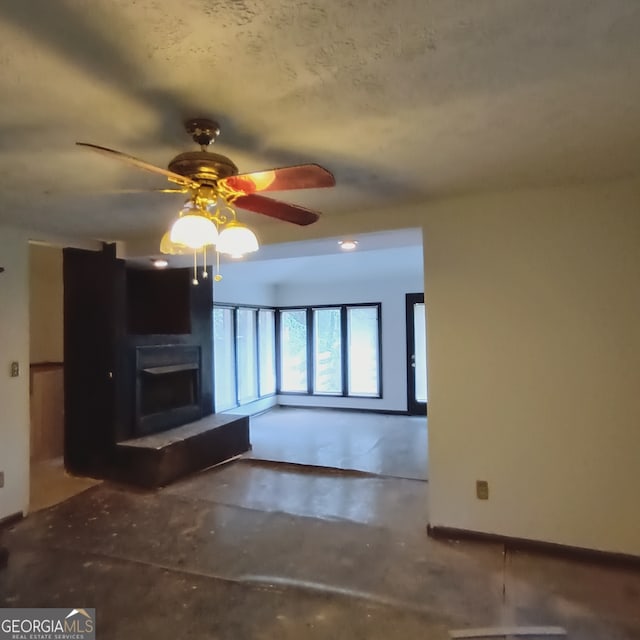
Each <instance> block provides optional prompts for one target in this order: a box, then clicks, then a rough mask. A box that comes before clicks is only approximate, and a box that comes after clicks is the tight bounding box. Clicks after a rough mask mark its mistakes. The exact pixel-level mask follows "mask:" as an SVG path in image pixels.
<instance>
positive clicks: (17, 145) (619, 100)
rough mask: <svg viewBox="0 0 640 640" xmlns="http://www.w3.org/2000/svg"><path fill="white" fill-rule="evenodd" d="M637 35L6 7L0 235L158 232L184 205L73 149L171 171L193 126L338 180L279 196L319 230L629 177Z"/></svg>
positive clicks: (528, 8)
mask: <svg viewBox="0 0 640 640" xmlns="http://www.w3.org/2000/svg"><path fill="white" fill-rule="evenodd" d="M638 34H640V3H639V2H638V0H606V1H605V0H597V1H594V0H562V1H560V2H558V0H481V1H479V0H478V1H471V0H464V1H462V0H461V1H456V0H438V1H435V0H432V1H429V0H316V1H301V0H226V1H225V0H181V2H176V1H175V0H91V1H90V2H89V1H87V0H57V1H55V2H54V1H52V0H20V1H19V0H0V89H1V91H2V100H1V101H0V221H2V222H8V223H11V224H20V225H23V226H28V227H31V228H34V229H38V230H43V231H49V232H53V233H66V234H74V235H84V236H88V237H99V238H111V239H116V238H117V239H122V238H127V237H129V236H133V235H139V234H142V233H145V232H147V231H148V232H156V231H159V230H160V229H162V228H163V227H164V226H166V224H167V223H168V221H169V220H170V219H171V218H172V216H173V215H175V212H176V210H177V208H179V205H180V203H181V200H180V197H179V196H178V197H177V199H176V196H162V195H158V194H123V193H120V194H117V193H112V192H113V191H115V190H118V189H127V188H135V187H149V188H151V187H159V186H164V185H163V184H162V180H161V179H159V178H156V177H155V176H152V175H150V174H145V173H144V172H141V171H137V170H135V169H130V168H128V167H126V166H120V165H119V164H118V163H116V162H114V161H110V160H108V159H105V158H103V157H100V156H95V157H94V156H93V155H92V154H90V153H88V152H86V151H83V150H80V149H78V148H75V147H74V145H73V143H74V141H76V140H83V141H89V142H94V143H96V144H102V145H106V146H110V147H113V148H116V149H120V150H122V151H125V152H128V153H131V154H133V155H136V156H139V157H142V158H144V159H146V160H149V161H150V162H153V163H155V164H158V165H161V166H166V164H167V163H168V161H169V160H170V159H171V158H172V157H173V156H174V155H176V154H177V153H178V152H180V151H183V150H187V149H191V148H193V145H192V143H191V141H190V139H189V138H188V137H187V136H186V134H184V132H183V130H182V126H181V121H182V120H183V119H184V118H185V117H189V116H197V115H205V116H212V117H216V118H217V119H218V120H219V121H220V122H221V124H222V135H221V138H220V140H219V142H218V143H217V144H216V147H217V149H216V150H217V151H218V152H220V153H223V154H226V155H229V156H231V157H232V158H233V160H234V161H235V162H236V164H237V165H238V166H239V167H240V169H241V170H243V171H248V170H256V169H263V168H269V167H271V166H282V165H284V164H291V163H298V162H305V161H317V162H319V163H321V164H323V165H325V166H327V167H328V168H330V169H331V170H333V171H334V173H335V175H336V178H337V181H338V186H337V187H336V188H335V189H333V190H325V191H313V192H297V193H289V194H287V195H286V198H288V199H290V200H292V201H294V202H298V203H301V204H305V205H307V206H313V207H317V208H319V209H320V210H321V211H323V212H324V214H325V216H326V217H327V218H328V217H330V216H339V215H344V214H346V213H349V212H352V211H360V210H366V209H369V208H372V207H383V206H386V205H388V204H389V203H401V202H403V201H406V202H417V201H421V200H425V199H428V198H430V197H434V196H443V195H447V194H453V193H461V192H469V191H474V190H487V189H510V188H516V187H520V186H541V185H552V184H562V183H568V182H579V181H588V180H595V179H610V178H617V177H624V176H629V175H632V174H637V173H638V171H639V168H640V126H638V125H639V123H640V37H639V35H638ZM283 195H284V194H280V197H282V196H283ZM247 215H249V216H251V215H252V214H247ZM251 219H252V220H253V219H255V216H253V217H251Z"/></svg>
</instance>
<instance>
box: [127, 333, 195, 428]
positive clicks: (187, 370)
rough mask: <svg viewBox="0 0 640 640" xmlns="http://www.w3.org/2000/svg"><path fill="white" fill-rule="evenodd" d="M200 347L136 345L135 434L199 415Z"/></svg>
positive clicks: (178, 422) (172, 425)
mask: <svg viewBox="0 0 640 640" xmlns="http://www.w3.org/2000/svg"><path fill="white" fill-rule="evenodd" d="M200 361H201V358H200V347H197V346H184V345H162V346H150V347H137V348H136V410H135V417H134V427H133V431H134V434H133V435H134V436H142V435H147V434H149V433H156V432H158V431H164V430H166V429H171V428H173V427H177V426H179V425H181V424H186V423H187V422H192V421H194V420H198V419H199V418H201V417H202V408H201V402H200V399H201V397H202V393H201V389H200Z"/></svg>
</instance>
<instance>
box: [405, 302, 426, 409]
mask: <svg viewBox="0 0 640 640" xmlns="http://www.w3.org/2000/svg"><path fill="white" fill-rule="evenodd" d="M405 298H406V305H405V322H406V326H407V413H408V414H409V415H412V416H425V415H427V411H428V402H417V401H416V399H415V393H414V389H415V384H416V376H415V362H414V360H415V354H414V353H413V351H414V349H413V347H414V342H415V325H414V322H413V307H414V305H415V304H420V303H422V304H424V293H407V294H406V296H405Z"/></svg>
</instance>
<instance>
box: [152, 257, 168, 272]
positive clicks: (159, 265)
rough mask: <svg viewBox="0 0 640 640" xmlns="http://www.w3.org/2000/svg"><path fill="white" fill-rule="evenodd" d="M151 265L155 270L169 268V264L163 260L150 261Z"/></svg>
mask: <svg viewBox="0 0 640 640" xmlns="http://www.w3.org/2000/svg"><path fill="white" fill-rule="evenodd" d="M151 264H153V266H154V267H155V268H156V269H166V268H167V267H168V266H169V263H168V262H167V261H166V260H163V259H162V258H158V259H157V260H152V261H151Z"/></svg>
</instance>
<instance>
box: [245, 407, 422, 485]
mask: <svg viewBox="0 0 640 640" xmlns="http://www.w3.org/2000/svg"><path fill="white" fill-rule="evenodd" d="M251 444H252V445H253V451H252V452H251V457H253V458H254V459H258V460H269V461H276V462H289V463H293V464H301V465H311V466H319V467H330V468H335V469H345V470H356V471H364V472H367V473H374V474H378V475H383V476H394V477H397V478H414V479H416V480H426V479H427V420H426V418H425V417H418V416H397V415H385V414H380V413H370V412H369V413H365V412H356V411H338V410H335V409H315V408H314V409H298V408H293V407H278V408H275V409H272V410H271V411H268V412H267V413H264V414H262V415H259V416H255V417H253V418H251Z"/></svg>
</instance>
